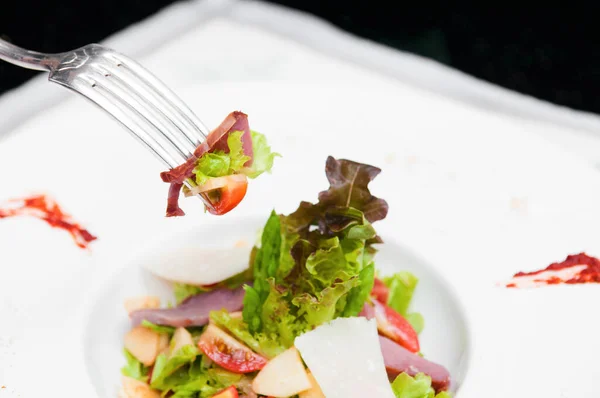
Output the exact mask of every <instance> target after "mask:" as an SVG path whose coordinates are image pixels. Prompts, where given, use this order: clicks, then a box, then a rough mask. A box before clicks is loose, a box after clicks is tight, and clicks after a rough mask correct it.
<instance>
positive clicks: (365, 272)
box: [342, 263, 375, 317]
mask: <svg viewBox="0 0 600 398" xmlns="http://www.w3.org/2000/svg"><path fill="white" fill-rule="evenodd" d="M358 280H359V281H360V284H359V285H358V286H356V287H354V288H353V289H352V290H350V292H348V297H346V305H345V307H344V309H343V311H342V316H344V317H352V316H358V314H359V313H360V311H361V310H362V309H363V306H364V304H365V302H366V301H367V299H368V298H369V294H370V293H371V290H373V285H374V283H375V264H374V263H371V264H369V265H367V266H366V267H365V268H363V269H362V270H361V271H360V273H359V274H358Z"/></svg>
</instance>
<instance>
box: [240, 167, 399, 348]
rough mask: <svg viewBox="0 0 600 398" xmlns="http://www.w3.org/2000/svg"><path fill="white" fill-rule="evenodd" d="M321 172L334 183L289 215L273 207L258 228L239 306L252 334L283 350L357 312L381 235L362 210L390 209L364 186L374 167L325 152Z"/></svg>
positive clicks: (377, 214) (380, 212)
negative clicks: (257, 241) (257, 243)
mask: <svg viewBox="0 0 600 398" xmlns="http://www.w3.org/2000/svg"><path fill="white" fill-rule="evenodd" d="M326 172H327V177H328V179H329V182H330V184H331V186H330V188H329V190H327V191H323V192H321V194H320V195H319V202H318V203H316V204H311V203H308V202H301V203H300V206H299V207H298V209H297V210H296V211H294V212H293V213H291V214H289V215H277V214H276V213H275V212H272V213H271V216H270V217H269V219H268V220H267V223H266V225H265V227H264V228H263V231H262V237H261V241H260V247H256V248H255V249H256V256H255V258H254V263H253V267H254V282H253V285H252V287H249V286H247V287H246V295H245V298H244V309H243V319H244V322H245V324H246V325H248V331H249V332H250V334H251V335H252V337H254V338H255V339H256V340H258V337H257V336H263V338H266V340H267V341H273V340H274V341H277V343H278V346H282V347H283V348H287V347H289V346H291V345H292V344H293V341H294V339H295V338H296V337H297V336H298V335H299V334H301V333H303V332H305V331H307V330H311V329H313V328H314V327H316V326H319V325H320V324H323V323H325V322H328V321H331V320H332V319H334V318H336V317H339V316H353V315H357V314H358V313H359V312H360V310H361V309H362V307H363V305H364V303H365V301H366V300H367V299H368V296H369V292H370V291H371V290H372V287H373V283H374V273H375V272H374V264H373V261H372V259H373V255H374V254H375V251H376V250H375V248H374V247H373V246H372V245H373V244H375V243H380V242H381V240H380V239H379V238H378V236H377V233H376V231H375V229H374V228H373V226H372V225H371V221H370V219H369V217H367V216H366V213H365V211H367V212H368V214H369V215H370V217H371V220H372V221H377V220H380V219H382V218H383V217H385V214H386V213H387V203H385V201H383V200H381V199H378V198H375V197H374V196H372V195H371V194H370V192H369V189H368V187H367V185H368V183H369V182H370V181H371V180H372V179H373V178H374V177H375V176H376V175H377V174H378V173H379V169H377V168H374V167H372V166H368V165H361V164H359V163H355V162H350V161H346V160H335V159H333V158H331V157H330V158H329V159H328V161H327V167H326Z"/></svg>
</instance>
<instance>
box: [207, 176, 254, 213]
mask: <svg viewBox="0 0 600 398" xmlns="http://www.w3.org/2000/svg"><path fill="white" fill-rule="evenodd" d="M218 179H220V180H222V181H220V184H219V185H221V184H222V186H220V187H218V188H215V189H213V190H209V191H205V192H203V195H204V197H205V198H207V199H208V200H209V201H210V203H211V204H212V206H213V207H212V208H210V207H207V209H208V211H209V213H210V214H214V215H217V216H220V215H223V214H225V213H228V212H229V211H231V210H232V209H234V208H235V207H236V206H237V205H238V204H239V203H240V202H241V201H242V199H244V196H246V191H247V190H248V178H246V176H245V175H242V174H234V175H230V176H226V177H218ZM209 181H210V180H209Z"/></svg>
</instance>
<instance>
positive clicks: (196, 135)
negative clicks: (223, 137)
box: [106, 52, 210, 145]
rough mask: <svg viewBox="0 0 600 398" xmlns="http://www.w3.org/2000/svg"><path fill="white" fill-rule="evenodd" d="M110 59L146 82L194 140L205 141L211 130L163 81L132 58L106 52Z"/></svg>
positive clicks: (160, 105) (146, 85) (155, 99)
mask: <svg viewBox="0 0 600 398" xmlns="http://www.w3.org/2000/svg"><path fill="white" fill-rule="evenodd" d="M106 57H107V58H108V59H111V60H113V62H114V63H115V65H116V66H117V68H118V69H121V70H122V71H123V73H124V74H126V75H128V76H129V77H134V78H136V79H137V80H139V81H141V82H143V83H144V88H145V91H146V92H147V93H148V94H150V98H151V99H152V100H153V101H156V102H157V103H158V104H157V105H158V106H157V107H158V108H161V107H165V108H166V109H169V110H170V111H171V112H170V113H169V116H171V117H173V119H174V120H176V121H177V122H179V123H181V124H182V125H183V126H185V127H184V128H181V130H182V132H183V133H184V134H186V135H187V136H188V137H189V138H190V139H191V141H192V142H194V143H195V144H196V145H198V144H199V143H200V142H202V141H204V140H205V139H206V137H207V135H208V133H209V132H210V130H209V129H208V128H207V127H206V126H205V125H204V123H202V121H201V120H200V119H199V118H198V116H196V114H195V113H194V112H193V111H192V110H191V109H190V108H189V107H188V106H187V105H186V104H185V103H184V102H183V101H182V100H181V99H180V98H179V97H178V96H177V95H176V94H175V93H174V92H173V91H171V89H169V88H168V87H167V86H166V85H165V84H164V83H163V82H162V81H160V80H159V79H158V78H157V77H156V76H154V75H153V74H152V73H150V72H149V71H148V70H146V68H144V67H143V66H141V65H140V64H138V63H137V62H136V61H134V60H132V59H131V58H129V57H127V56H125V55H123V54H120V53H116V52H111V53H108V54H106Z"/></svg>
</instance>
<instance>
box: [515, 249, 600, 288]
mask: <svg viewBox="0 0 600 398" xmlns="http://www.w3.org/2000/svg"><path fill="white" fill-rule="evenodd" d="M578 266H585V267H584V268H583V269H582V270H580V271H579V272H577V273H576V274H575V275H574V276H573V275H570V276H571V277H570V278H569V279H561V278H560V276H553V275H550V276H547V277H544V278H541V279H536V280H535V283H536V285H558V284H561V283H566V284H570V285H575V284H581V283H600V260H598V259H597V258H595V257H590V256H588V255H587V254H585V253H579V254H572V255H569V256H567V258H566V259H565V260H564V261H563V262H560V263H552V264H550V265H549V266H548V267H546V268H544V269H541V270H538V271H532V272H517V273H516V274H515V275H514V276H513V279H512V281H511V282H509V283H507V284H506V287H509V288H516V287H518V280H519V278H522V277H525V276H535V275H539V274H541V273H544V272H548V271H550V272H552V271H561V270H565V269H568V268H573V267H578Z"/></svg>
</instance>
